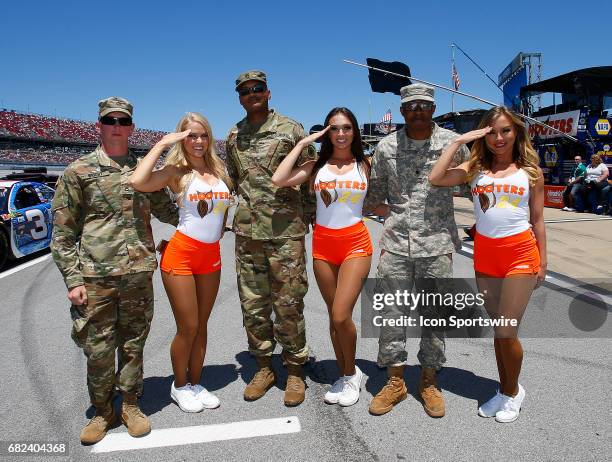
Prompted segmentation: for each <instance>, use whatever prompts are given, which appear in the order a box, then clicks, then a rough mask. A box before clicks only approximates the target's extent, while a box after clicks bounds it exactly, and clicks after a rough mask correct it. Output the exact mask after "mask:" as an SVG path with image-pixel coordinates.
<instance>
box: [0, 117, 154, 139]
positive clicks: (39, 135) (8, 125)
mask: <svg viewBox="0 0 612 462" xmlns="http://www.w3.org/2000/svg"><path fill="white" fill-rule="evenodd" d="M164 134H165V133H164V132H161V131H156V130H144V129H141V128H137V129H136V130H134V134H133V135H132V137H131V138H130V144H131V145H132V146H134V147H136V148H148V147H149V146H152V145H153V144H155V143H156V142H157V141H159V139H160V138H161V137H162V136H164ZM0 136H5V137H13V138H18V139H25V140H43V141H59V142H69V143H86V144H97V143H98V133H97V132H96V127H95V123H94V122H85V121H83V120H73V119H64V118H60V117H52V116H45V115H39V114H28V113H23V112H16V111H9V110H6V109H2V110H0Z"/></svg>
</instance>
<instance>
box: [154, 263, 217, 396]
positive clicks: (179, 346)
mask: <svg viewBox="0 0 612 462" xmlns="http://www.w3.org/2000/svg"><path fill="white" fill-rule="evenodd" d="M220 274H221V272H220V271H217V272H215V273H210V274H205V275H193V276H192V275H189V276H187V275H185V276H182V275H176V274H172V273H165V272H163V271H162V281H163V283H164V287H165V289H166V293H167V294H168V299H169V300H170V305H171V306H172V312H173V313H174V321H175V323H176V335H175V336H174V339H173V340H172V344H171V346H170V359H171V361H172V370H173V372H174V385H175V386H176V387H177V388H178V387H182V386H184V385H185V384H186V383H187V382H190V383H192V384H197V383H199V382H200V374H201V373H202V366H203V363H204V355H205V353H206V339H207V323H208V318H209V317H210V313H211V311H212V307H213V305H214V302H215V299H216V297H217V292H218V289H219V281H220ZM188 379H189V380H188Z"/></svg>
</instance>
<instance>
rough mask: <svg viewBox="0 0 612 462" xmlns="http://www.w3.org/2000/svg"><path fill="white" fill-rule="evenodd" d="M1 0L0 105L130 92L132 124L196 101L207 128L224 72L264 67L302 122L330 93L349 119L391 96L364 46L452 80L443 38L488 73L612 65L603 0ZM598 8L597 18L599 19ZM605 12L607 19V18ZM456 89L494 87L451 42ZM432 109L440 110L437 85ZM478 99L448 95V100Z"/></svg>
mask: <svg viewBox="0 0 612 462" xmlns="http://www.w3.org/2000/svg"><path fill="white" fill-rule="evenodd" d="M581 5H582V6H579V4H577V3H573V4H569V3H567V2H558V1H556V2H548V1H541V2H536V1H533V0H532V1H529V2H527V1H523V0H519V1H514V2H503V3H501V2H498V3H496V2H480V1H476V2H433V1H428V2H418V3H417V2H407V1H399V2H389V1H387V2H373V1H370V2H361V1H356V2H351V1H344V2H330V1H326V2H320V1H311V2H276V1H271V2H242V1H225V2H217V1H215V2H191V1H183V2H156V1H149V2H146V3H145V2H128V1H125V0H124V1H115V2H113V1H107V2H84V1H79V2H73V1H57V2H43V1H29V2H26V1H21V2H14V1H11V2H5V3H4V5H3V8H2V9H3V12H2V15H1V16H0V27H1V28H2V31H3V34H2V35H3V39H2V40H1V41H0V56H1V57H2V58H1V63H2V64H1V65H0V107H7V108H11V109H17V110H28V109H29V110H30V112H36V113H43V114H57V115H59V116H64V117H71V118H78V119H84V120H95V118H96V115H97V114H96V109H97V104H96V103H97V101H98V100H99V99H101V98H103V97H107V96H110V95H119V96H124V97H126V98H128V99H129V100H130V101H132V102H133V103H134V106H135V121H136V124H137V126H139V127H142V128H153V129H160V130H173V129H174V127H175V125H176V122H177V121H178V119H179V118H180V117H181V115H182V114H183V113H184V112H186V111H188V110H193V111H199V112H202V113H203V114H204V115H205V116H207V117H208V118H209V120H210V121H211V123H212V126H213V131H214V133H215V136H216V137H217V138H224V137H225V135H226V134H227V131H228V130H229V129H230V127H231V126H232V125H233V124H234V123H235V122H236V121H238V120H239V119H241V118H242V117H243V116H244V112H243V109H242V107H241V106H240V105H239V104H238V98H237V95H236V93H235V92H234V80H235V78H236V76H237V74H239V73H240V72H241V71H243V70H246V69H252V68H257V69H262V70H264V71H265V72H267V73H268V77H269V86H270V89H271V91H272V101H271V105H272V107H274V108H276V109H277V110H278V111H279V112H281V113H283V114H285V115H288V116H290V117H293V118H295V119H296V120H298V121H300V122H301V123H302V124H303V125H304V126H305V127H306V128H307V129H308V128H309V127H310V126H311V125H313V124H315V123H320V122H322V120H323V118H324V117H325V115H326V114H327V112H328V111H329V109H331V108H332V107H334V106H347V107H349V108H351V109H352V110H353V111H354V112H355V114H356V115H357V118H358V120H359V122H360V123H363V122H365V121H366V120H367V119H368V118H369V114H370V113H371V114H372V119H373V121H374V122H377V121H379V120H380V118H381V116H382V115H383V113H384V112H385V111H386V110H387V109H388V108H391V110H392V112H393V120H394V121H401V120H400V119H401V116H400V114H399V110H398V108H399V99H398V97H397V96H395V95H392V94H390V93H386V94H380V93H372V92H371V91H370V87H369V83H368V79H367V71H366V70H365V69H361V68H358V67H354V66H351V65H348V64H345V63H343V62H342V59H351V60H354V61H359V62H365V58H366V57H375V58H378V59H382V60H387V61H402V62H405V63H406V64H408V65H409V66H410V68H411V71H412V74H413V75H414V76H415V77H418V78H421V79H424V80H429V81H432V82H436V83H440V84H445V85H449V86H450V53H451V52H450V43H451V42H453V41H454V42H457V43H458V44H459V45H460V46H461V47H462V48H463V49H464V50H465V51H466V52H468V53H469V54H470V55H471V56H472V57H473V58H474V59H475V60H476V61H477V62H478V63H479V64H480V65H481V66H482V67H483V68H485V70H487V72H488V73H489V74H490V75H491V76H493V77H494V78H495V79H497V75H498V74H499V72H501V70H502V69H503V68H504V67H505V66H506V65H507V64H508V63H509V62H510V61H511V60H512V59H513V58H514V57H515V56H516V54H517V53H518V52H520V51H524V52H541V53H542V54H543V77H544V78H548V77H552V76H555V75H558V74H560V73H564V72H569V71H571V70H575V69H579V68H583V67H591V66H602V65H611V64H612V62H610V61H611V58H612V53H610V42H611V41H612V35H611V33H610V29H609V27H608V26H605V27H603V26H598V24H604V23H606V24H607V22H606V21H608V19H609V18H610V17H612V6H610V5H611V3H610V2H592V3H590V4H589V3H584V4H581ZM603 18H605V19H603ZM608 22H609V21H608ZM456 63H457V69H458V72H459V75H460V77H461V81H462V85H461V90H463V91H466V92H468V93H474V94H477V95H479V96H481V97H483V98H486V99H489V100H493V101H496V102H500V101H502V97H501V93H500V92H499V90H497V89H496V88H495V87H494V86H493V85H492V84H491V83H490V82H489V81H488V80H487V79H486V78H485V77H484V76H483V75H482V74H481V72H480V71H479V70H477V69H476V68H475V67H474V66H473V65H472V64H471V63H470V62H469V61H468V60H467V59H466V58H465V57H463V56H462V55H461V54H460V53H458V52H457V53H456ZM436 99H437V106H438V108H437V114H442V113H444V112H448V111H449V110H450V107H451V106H450V104H451V102H450V101H451V98H450V94H448V93H445V92H438V93H437V95H436ZM474 107H482V105H480V104H479V103H477V102H476V101H472V100H469V99H466V98H463V97H457V98H455V109H457V110H460V109H469V108H474Z"/></svg>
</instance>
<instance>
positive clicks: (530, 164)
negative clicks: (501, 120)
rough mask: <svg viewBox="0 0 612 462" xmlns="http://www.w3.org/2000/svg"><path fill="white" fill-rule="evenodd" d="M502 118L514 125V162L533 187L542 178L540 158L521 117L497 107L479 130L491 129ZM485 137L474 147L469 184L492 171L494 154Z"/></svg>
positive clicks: (483, 119) (489, 113)
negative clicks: (477, 177)
mask: <svg viewBox="0 0 612 462" xmlns="http://www.w3.org/2000/svg"><path fill="white" fill-rule="evenodd" d="M500 116H506V118H507V119H508V120H510V121H511V122H512V124H513V125H514V131H515V132H516V139H515V140H514V146H513V149H512V161H513V162H514V163H515V164H516V166H517V167H519V168H522V169H523V170H525V173H527V177H528V178H529V185H530V186H532V187H533V186H534V185H535V184H536V182H537V181H538V178H539V176H540V172H539V168H538V165H539V163H540V158H539V156H538V153H537V152H536V150H535V149H534V148H533V145H532V144H531V140H530V139H529V136H528V135H527V130H526V128H525V123H524V122H523V121H522V120H521V119H520V118H519V116H517V115H516V114H515V113H514V112H512V111H510V110H509V109H508V108H506V107H505V106H496V107H494V108H492V109H490V110H489V111H487V112H486V113H485V115H484V116H483V117H482V119H481V120H480V124H478V128H479V129H480V128H485V127H489V126H490V125H491V123H492V122H493V120H495V119H497V118H498V117H500ZM485 137H486V135H485ZM485 137H483V138H479V139H477V140H476V141H474V144H473V145H472V151H471V155H470V161H469V164H468V174H467V182H468V183H470V182H471V181H472V179H473V178H474V177H475V176H476V175H478V173H479V172H482V171H485V170H488V171H491V166H492V164H493V153H492V152H491V151H490V150H489V148H488V147H487V143H486V141H485Z"/></svg>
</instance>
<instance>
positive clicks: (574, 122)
mask: <svg viewBox="0 0 612 462" xmlns="http://www.w3.org/2000/svg"><path fill="white" fill-rule="evenodd" d="M579 118H580V111H570V112H561V113H559V114H550V115H547V116H542V117H534V119H536V120H539V121H540V122H544V123H545V124H546V125H550V126H551V127H553V128H556V129H557V130H559V131H562V132H563V133H567V134H568V135H570V136H576V133H577V132H578V119H579ZM527 126H528V128H529V137H530V138H531V139H533V138H534V137H535V136H536V135H538V136H539V137H540V138H541V139H547V138H558V137H560V136H561V135H560V134H559V133H557V132H555V131H554V130H551V129H550V128H548V127H544V126H542V125H538V124H535V123H533V122H529V121H527Z"/></svg>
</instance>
